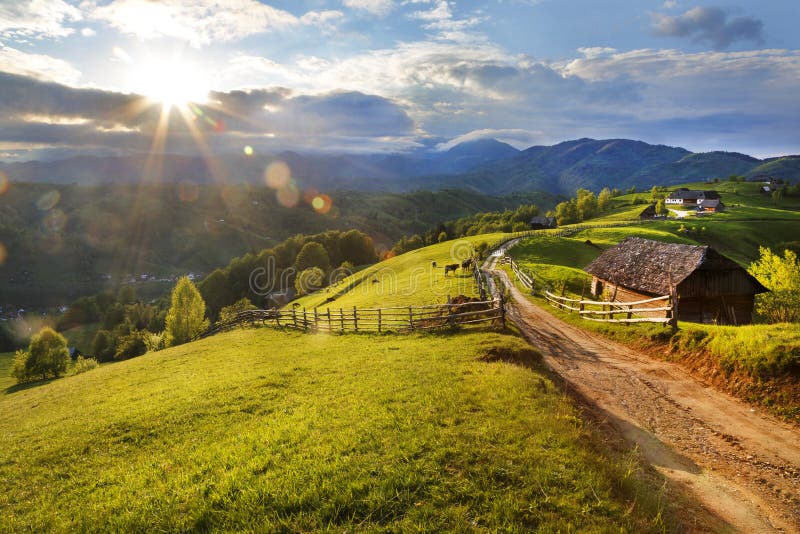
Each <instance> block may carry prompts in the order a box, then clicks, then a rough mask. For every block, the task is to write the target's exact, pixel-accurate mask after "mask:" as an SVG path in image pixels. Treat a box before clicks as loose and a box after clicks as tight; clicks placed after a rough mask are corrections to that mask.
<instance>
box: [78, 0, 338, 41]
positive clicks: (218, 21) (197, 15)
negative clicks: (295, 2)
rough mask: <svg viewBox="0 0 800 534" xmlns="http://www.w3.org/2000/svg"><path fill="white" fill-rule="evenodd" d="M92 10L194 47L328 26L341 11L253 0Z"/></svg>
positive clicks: (124, 28)
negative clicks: (300, 9)
mask: <svg viewBox="0 0 800 534" xmlns="http://www.w3.org/2000/svg"><path fill="white" fill-rule="evenodd" d="M92 16H93V17H94V18H96V19H98V20H103V21H105V22H107V23H108V24H110V25H111V26H113V27H114V28H117V29H118V30H119V31H121V32H123V33H128V34H132V35H135V36H137V37H139V38H140V39H152V38H157V37H174V38H177V39H182V40H185V41H187V42H189V43H190V44H191V45H192V46H198V47H199V46H202V45H208V44H212V43H220V42H230V41H236V40H238V39H242V38H244V37H247V36H249V35H254V34H258V33H264V32H270V31H285V30H288V29H289V28H292V27H296V26H297V25H299V24H308V25H315V26H321V27H323V28H329V27H330V26H331V25H332V24H333V23H334V21H336V20H338V19H340V18H341V16H342V14H341V12H339V11H332V10H328V11H318V12H316V11H311V12H308V13H306V14H305V15H303V16H302V17H300V18H298V17H296V16H294V15H292V14H291V13H289V12H288V11H284V10H282V9H277V8H274V7H272V6H268V5H265V4H262V3H261V2H258V1H257V0H226V1H225V2H220V1H219V0H160V1H158V2H154V1H152V0H114V1H112V2H111V3H110V4H107V5H104V6H100V7H97V8H95V9H94V10H93V11H92Z"/></svg>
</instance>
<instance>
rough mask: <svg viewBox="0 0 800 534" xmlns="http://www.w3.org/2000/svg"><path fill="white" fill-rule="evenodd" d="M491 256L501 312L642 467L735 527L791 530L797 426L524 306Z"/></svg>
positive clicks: (799, 510) (798, 489)
mask: <svg viewBox="0 0 800 534" xmlns="http://www.w3.org/2000/svg"><path fill="white" fill-rule="evenodd" d="M496 261H497V257H496V256H495V257H493V258H490V259H489V260H488V261H487V263H486V265H485V266H484V267H485V269H486V270H487V271H489V272H492V273H493V274H496V275H497V276H499V277H500V279H501V280H502V282H503V283H504V284H505V285H506V286H507V287H509V288H510V289H511V296H512V301H511V302H510V303H509V304H508V312H507V314H508V317H509V318H510V319H511V320H512V321H513V322H514V323H515V324H516V325H517V326H518V327H519V329H520V330H521V331H522V333H523V334H524V335H525V336H526V337H527V338H528V340H529V341H530V342H531V343H532V344H533V345H535V346H536V347H537V348H539V349H540V351H541V352H542V354H543V356H544V359H545V362H546V363H547V365H548V366H549V367H550V368H551V369H552V370H553V371H554V372H555V373H557V374H558V375H559V376H561V377H562V378H563V379H564V381H565V384H566V386H567V387H568V388H569V389H571V390H574V391H575V392H576V393H577V394H578V396H579V397H580V398H581V399H584V400H585V402H587V403H589V404H590V405H591V407H592V408H593V409H594V411H595V412H596V413H597V412H599V414H600V415H601V417H603V418H604V419H606V420H607V421H608V422H609V423H611V424H612V425H613V426H614V428H615V429H616V430H617V431H618V432H619V433H620V434H621V435H622V437H623V438H624V439H626V440H628V441H629V442H631V443H633V444H637V445H638V446H639V448H640V450H641V451H642V453H643V454H644V456H645V458H646V459H647V461H648V462H649V463H650V464H651V465H653V466H654V467H655V468H656V469H657V470H658V471H659V472H661V473H662V474H663V475H664V476H665V477H667V478H668V479H669V480H671V481H673V482H674V483H676V484H677V485H679V486H683V487H685V488H687V489H688V491H689V492H690V493H691V494H692V495H693V496H694V497H695V498H696V499H697V501H698V502H699V503H700V504H701V505H702V506H703V507H704V508H705V509H707V510H709V511H711V512H713V513H714V514H715V515H717V516H719V517H720V518H722V519H723V520H725V521H726V522H728V523H729V524H730V525H731V526H732V527H734V528H735V529H737V530H739V531H741V532H748V533H749V532H782V531H785V532H800V432H799V431H798V430H797V429H795V428H792V427H790V426H789V425H786V424H784V423H782V422H780V421H778V420H776V419H774V418H772V417H770V416H768V415H765V414H762V413H760V412H758V411H755V410H754V409H752V408H750V407H749V406H746V405H745V404H744V403H742V402H740V401H737V400H736V399H733V398H732V397H730V396H728V395H726V394H724V393H721V392H719V391H717V390H715V389H712V388H710V387H708V386H706V385H704V384H702V383H700V382H699V381H697V380H695V379H694V378H692V377H691V376H690V375H688V374H687V373H686V372H685V371H683V370H682V369H681V368H680V367H678V366H677V365H675V364H672V363H669V362H664V361H659V360H654V359H653V358H650V357H648V356H646V355H644V354H641V353H639V352H636V351H634V350H631V349H629V348H627V347H624V346H622V345H619V344H617V343H614V342H612V341H610V340H607V339H604V338H601V337H595V336H593V335H592V334H589V333H587V332H586V331H584V330H582V329H580V328H577V327H575V326H572V325H570V324H568V323H565V322H564V321H562V320H560V319H558V318H557V317H555V316H554V315H552V314H550V313H549V312H548V311H546V310H543V309H541V308H540V307H538V306H536V305H535V304H533V303H531V301H530V300H528V298H527V297H525V296H524V295H523V294H522V293H520V292H519V291H518V290H517V289H516V288H515V287H514V285H513V284H511V283H510V281H509V279H508V276H507V275H506V273H505V272H504V271H502V270H499V269H496V268H495V262H496ZM490 278H491V277H490ZM490 285H491V284H490ZM493 289H494V288H493Z"/></svg>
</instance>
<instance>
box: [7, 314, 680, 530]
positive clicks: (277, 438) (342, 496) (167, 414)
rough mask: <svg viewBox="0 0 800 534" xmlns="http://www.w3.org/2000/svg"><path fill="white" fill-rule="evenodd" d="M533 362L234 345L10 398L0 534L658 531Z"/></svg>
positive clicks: (505, 350)
mask: <svg viewBox="0 0 800 534" xmlns="http://www.w3.org/2000/svg"><path fill="white" fill-rule="evenodd" d="M507 359H516V360H518V361H519V362H520V364H514V363H509V362H507V361H503V360H507ZM536 362H537V355H536V353H534V352H533V351H532V350H530V349H529V348H528V347H527V345H526V344H525V343H524V342H523V341H521V340H520V339H519V338H516V337H512V336H509V335H503V334H498V333H485V332H484V333H469V334H461V335H451V336H434V335H414V336H366V335H349V336H325V335H303V334H297V333H283V332H278V331H273V330H270V329H257V330H238V331H234V332H230V333H227V334H222V335H219V336H215V337H212V338H209V339H206V340H203V341H200V342H197V343H192V344H188V345H184V346H181V347H176V348H173V349H167V350H164V351H161V352H157V353H151V354H148V355H145V356H142V357H140V358H136V359H133V360H128V361H125V362H120V363H115V364H110V365H106V366H103V367H100V368H97V369H94V370H92V371H90V372H88V373H84V374H80V375H76V376H72V377H67V378H64V379H60V380H55V381H51V382H49V383H45V384H41V385H39V386H35V387H29V388H27V389H23V390H20V391H12V392H9V393H6V394H5V395H2V396H0V531H5V532H9V531H45V530H54V531H98V530H103V531H109V530H110V531H148V532H153V531H159V532H163V531H186V530H224V531H309V530H335V531H356V530H359V531H360V530H366V531H373V530H378V531H409V530H411V531H474V530H486V531H506V532H514V531H517V532H529V531H533V530H539V531H544V532H566V531H572V532H574V531H584V532H585V531H596V532H612V531H613V532H618V531H636V532H639V531H663V530H673V528H674V525H673V524H672V523H671V522H670V520H669V519H668V518H669V517H671V512H670V509H669V508H668V507H665V505H663V504H661V501H662V498H663V497H664V496H663V495H662V494H661V493H660V490H657V489H654V488H657V487H660V486H659V484H661V482H660V481H659V480H658V479H656V478H655V475H653V474H652V473H651V472H647V471H643V468H642V467H641V466H640V465H639V464H638V463H637V460H636V457H635V455H634V454H633V453H624V454H622V453H611V452H609V450H608V449H607V447H606V446H605V445H604V444H603V442H602V441H601V440H600V439H599V437H598V435H597V434H596V433H595V430H593V427H590V426H587V425H586V424H585V423H584V422H582V420H581V416H580V413H579V412H578V411H577V410H576V409H575V407H574V406H573V405H572V404H571V402H570V401H569V400H568V399H567V398H566V397H565V396H564V394H563V393H562V392H561V391H560V390H559V389H558V388H557V387H555V386H554V384H553V383H552V382H551V380H550V379H549V378H548V376H547V375H546V374H545V373H544V372H543V371H542V370H540V368H539V367H538V364H537V363H536Z"/></svg>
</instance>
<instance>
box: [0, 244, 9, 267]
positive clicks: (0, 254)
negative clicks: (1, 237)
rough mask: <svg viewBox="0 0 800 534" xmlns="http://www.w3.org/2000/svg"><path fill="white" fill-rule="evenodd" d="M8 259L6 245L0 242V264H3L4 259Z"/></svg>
mask: <svg viewBox="0 0 800 534" xmlns="http://www.w3.org/2000/svg"><path fill="white" fill-rule="evenodd" d="M7 259H8V250H6V246H5V245H4V244H2V243H0V265H3V264H4V263H5V262H6V260H7Z"/></svg>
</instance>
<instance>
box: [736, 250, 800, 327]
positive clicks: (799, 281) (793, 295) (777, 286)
mask: <svg viewBox="0 0 800 534" xmlns="http://www.w3.org/2000/svg"><path fill="white" fill-rule="evenodd" d="M758 251H759V253H760V256H759V258H758V260H757V261H754V262H753V263H751V264H750V269H748V271H749V272H750V274H752V275H753V276H755V277H756V278H757V279H758V281H759V282H761V283H762V284H764V286H765V287H766V288H767V289H769V290H770V292H769V293H762V294H760V295H757V296H756V306H755V310H756V313H757V314H758V315H759V316H761V317H762V318H764V319H766V320H767V321H769V322H776V323H777V322H798V321H800V261H798V258H797V254H796V253H795V252H793V251H791V250H784V251H783V257H781V256H780V255H778V254H775V253H774V252H772V250H770V249H768V248H766V247H759V249H758Z"/></svg>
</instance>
